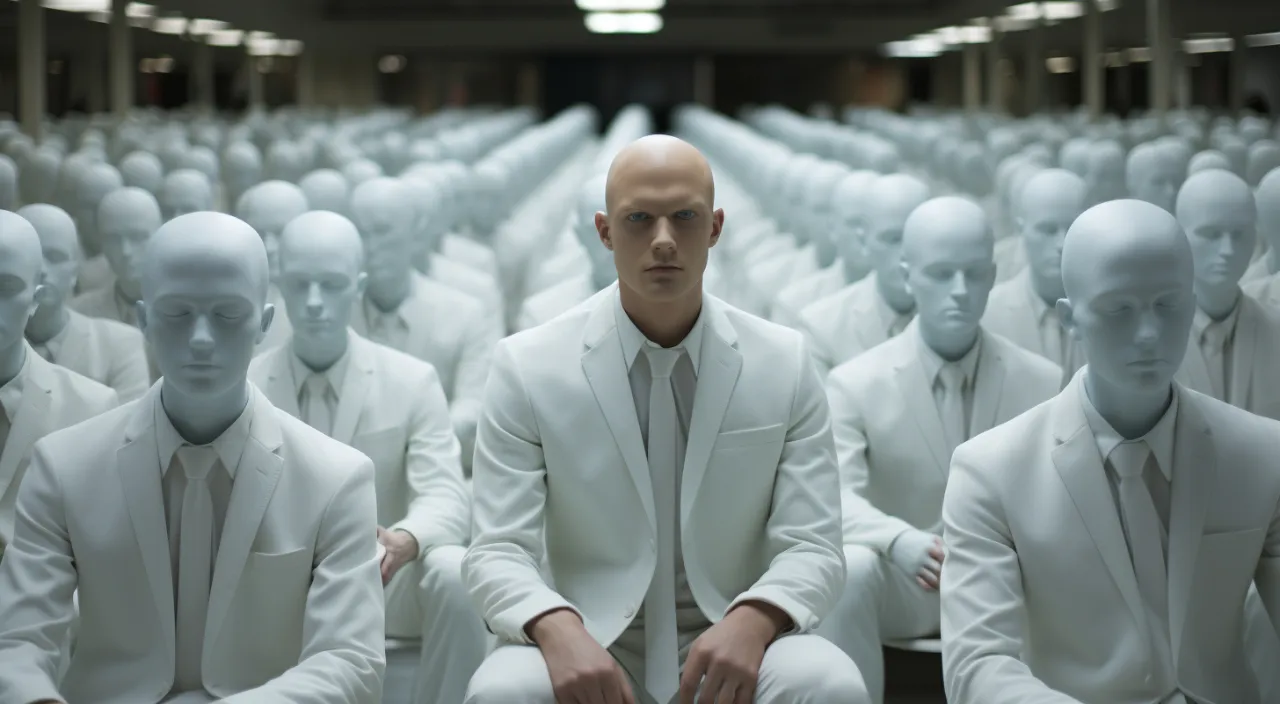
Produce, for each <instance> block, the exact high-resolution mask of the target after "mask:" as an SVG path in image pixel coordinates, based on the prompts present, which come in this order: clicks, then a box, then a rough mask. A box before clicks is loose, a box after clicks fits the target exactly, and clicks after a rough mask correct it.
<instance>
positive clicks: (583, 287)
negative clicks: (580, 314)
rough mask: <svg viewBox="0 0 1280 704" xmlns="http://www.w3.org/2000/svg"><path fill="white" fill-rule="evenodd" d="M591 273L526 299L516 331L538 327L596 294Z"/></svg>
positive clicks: (521, 306) (572, 278) (588, 272)
mask: <svg viewBox="0 0 1280 704" xmlns="http://www.w3.org/2000/svg"><path fill="white" fill-rule="evenodd" d="M594 289H595V285H594V282H593V281H592V276H591V271H590V269H588V270H587V272H586V273H584V274H578V275H576V276H573V277H570V278H567V279H564V280H563V281H561V282H560V283H558V284H555V285H554V286H551V287H550V288H545V289H543V290H541V291H539V292H537V293H535V294H533V295H532V296H529V297H528V298H526V299H524V303H522V304H521V305H520V315H519V316H518V317H517V318H516V330H528V329H529V328H532V327H537V326H538V325H541V324H543V323H545V322H547V321H548V320H551V319H552V318H554V317H556V316H557V315H560V314H561V313H563V312H565V311H567V310H569V309H570V308H573V307H574V306H576V305H578V304H579V303H582V302H583V301H585V300H587V299H588V298H591V296H592V295H593V294H595V293H596V291H595V290H594Z"/></svg>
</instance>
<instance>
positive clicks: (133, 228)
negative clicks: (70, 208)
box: [71, 187, 164, 326]
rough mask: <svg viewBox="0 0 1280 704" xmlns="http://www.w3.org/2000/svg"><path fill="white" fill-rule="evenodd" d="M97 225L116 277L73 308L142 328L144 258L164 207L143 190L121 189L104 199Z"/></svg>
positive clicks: (72, 304) (93, 315)
mask: <svg viewBox="0 0 1280 704" xmlns="http://www.w3.org/2000/svg"><path fill="white" fill-rule="evenodd" d="M97 221H98V225H99V228H98V230H99V235H100V237H101V239H102V250H103V254H104V256H105V257H106V260H107V262H108V263H109V264H110V265H111V273H112V274H113V276H114V279H113V283H112V285H110V286H107V287H104V288H100V289H97V290H95V291H90V292H88V293H84V294H81V295H80V296H77V297H76V298H75V299H74V300H72V301H71V307H72V308H74V309H75V310H77V311H80V312H81V313H84V314H85V315H88V316H90V317H95V318H106V319H107V320H115V321H117V322H121V323H126V324H128V325H131V326H137V325H138V319H137V307H136V304H137V302H138V301H139V300H141V299H142V257H143V253H144V252H145V250H146V246H147V242H148V240H150V238H151V235H152V233H154V232H155V231H156V230H158V229H160V225H161V223H162V222H163V221H164V220H163V217H162V216H161V214H160V204H159V203H157V202H156V199H155V197H154V196H152V195H151V194H150V193H148V192H146V191H144V190H142V189H141V188H131V187H129V188H121V189H119V190H116V191H114V192H112V193H111V195H109V196H107V197H106V198H103V199H102V204H101V205H100V206H99V208H98V215H97Z"/></svg>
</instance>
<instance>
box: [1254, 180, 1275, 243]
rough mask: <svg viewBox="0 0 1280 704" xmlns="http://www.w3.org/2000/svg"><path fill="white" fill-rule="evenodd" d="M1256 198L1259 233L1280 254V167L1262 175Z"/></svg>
mask: <svg viewBox="0 0 1280 704" xmlns="http://www.w3.org/2000/svg"><path fill="white" fill-rule="evenodd" d="M1254 198H1255V199H1256V200H1257V202H1258V234H1259V235H1261V236H1262V237H1263V239H1264V240H1265V241H1266V243H1267V247H1268V248H1269V249H1270V250H1271V252H1272V256H1273V257H1275V256H1277V254H1280V169H1272V170H1271V172H1270V173H1268V174H1267V175H1266V176H1263V177H1262V181H1261V182H1259V183H1258V189H1257V191H1255V192H1254Z"/></svg>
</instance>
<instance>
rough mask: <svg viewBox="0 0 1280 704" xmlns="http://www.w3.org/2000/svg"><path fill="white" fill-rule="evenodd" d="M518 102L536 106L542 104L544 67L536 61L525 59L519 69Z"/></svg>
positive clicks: (517, 76) (517, 83) (517, 78)
mask: <svg viewBox="0 0 1280 704" xmlns="http://www.w3.org/2000/svg"><path fill="white" fill-rule="evenodd" d="M516 104H517V105H524V106H527V107H534V108H536V107H540V106H541V105H542V67H541V66H540V65H538V62H536V61H525V62H524V63H522V64H520V67H519V68H518V69H517V73H516Z"/></svg>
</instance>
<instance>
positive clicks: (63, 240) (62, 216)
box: [18, 203, 80, 256]
mask: <svg viewBox="0 0 1280 704" xmlns="http://www.w3.org/2000/svg"><path fill="white" fill-rule="evenodd" d="M18 215H21V216H22V218H23V219H24V220H26V221H27V222H29V223H31V226H32V227H34V228H35V229H36V234H37V235H39V236H40V244H41V246H42V247H44V248H45V249H46V250H47V249H50V248H52V249H57V250H59V251H63V252H67V253H70V254H72V255H75V256H78V254H79V251H80V240H79V239H78V238H77V237H76V222H75V220H72V219H71V216H70V215H68V214H67V211H65V210H63V209H62V208H59V207H58V206H56V205H49V204H48V203H35V204H32V205H28V206H25V207H23V208H21V209H19V210H18Z"/></svg>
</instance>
